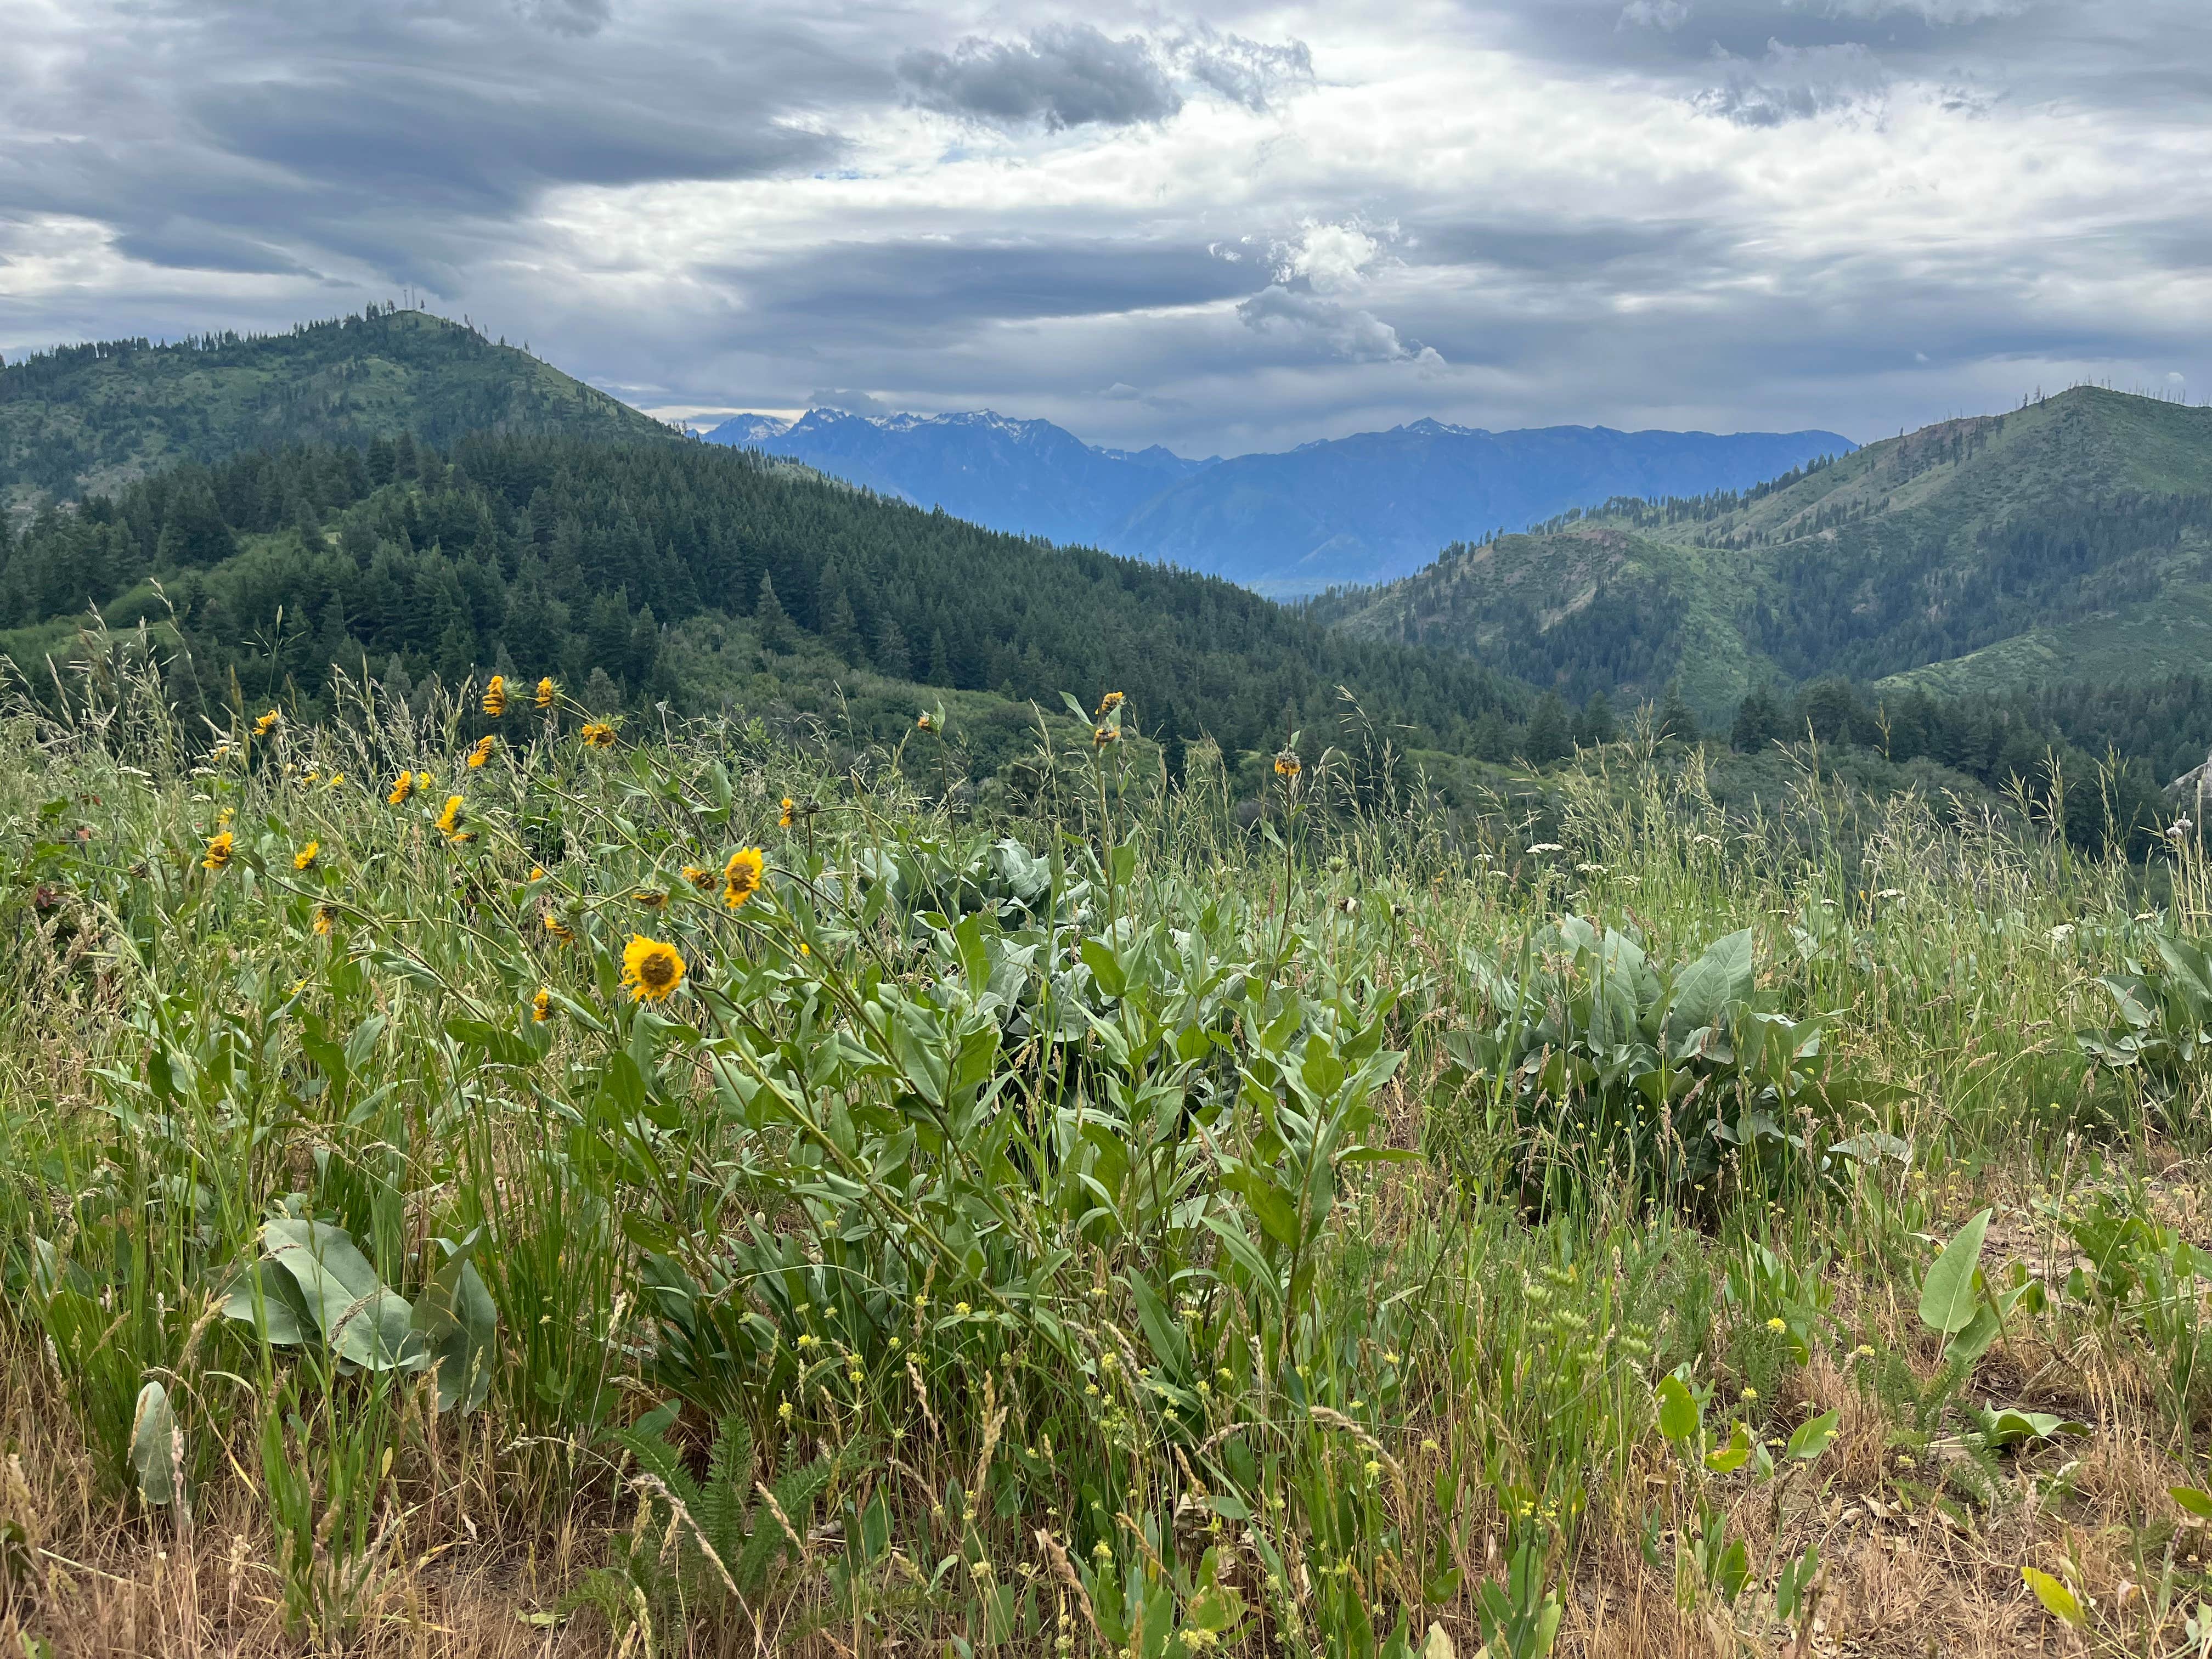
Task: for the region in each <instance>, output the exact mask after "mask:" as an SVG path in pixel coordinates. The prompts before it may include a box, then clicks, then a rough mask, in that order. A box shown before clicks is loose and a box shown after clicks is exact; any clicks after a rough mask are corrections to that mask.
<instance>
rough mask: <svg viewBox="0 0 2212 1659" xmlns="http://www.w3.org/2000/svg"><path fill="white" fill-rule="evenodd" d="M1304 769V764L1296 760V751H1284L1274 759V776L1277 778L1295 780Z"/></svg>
mask: <svg viewBox="0 0 2212 1659" xmlns="http://www.w3.org/2000/svg"><path fill="white" fill-rule="evenodd" d="M1305 769H1306V768H1305V763H1304V761H1302V760H1300V759H1299V758H1298V757H1297V750H1291V749H1285V750H1283V752H1282V753H1281V754H1279V755H1278V756H1276V757H1275V775H1276V776H1277V777H1279V778H1296V777H1297V775H1299V774H1300V773H1301V772H1303V771H1304V770H1305Z"/></svg>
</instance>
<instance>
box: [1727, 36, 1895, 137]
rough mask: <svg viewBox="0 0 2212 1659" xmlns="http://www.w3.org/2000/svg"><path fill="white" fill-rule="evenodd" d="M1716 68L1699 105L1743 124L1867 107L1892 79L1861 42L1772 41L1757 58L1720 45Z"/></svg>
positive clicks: (1757, 124) (1771, 123) (1770, 123)
mask: <svg viewBox="0 0 2212 1659" xmlns="http://www.w3.org/2000/svg"><path fill="white" fill-rule="evenodd" d="M1713 73H1714V74H1715V75H1716V76H1717V77H1718V80H1717V84H1715V85H1714V86H1711V87H1710V88H1706V89H1705V91H1703V92H1701V93H1699V94H1698V96H1697V98H1696V100H1695V102H1696V104H1697V106H1698V107H1699V109H1701V110H1703V111H1705V112H1706V113H1707V114H1709V115H1718V116H1720V117H1722V118H1724V119H1726V120H1730V121H1733V122H1735V124H1736V125H1738V126H1741V127H1773V126H1779V125H1782V123H1784V121H1809V120H1811V119H1812V118H1814V116H1818V115H1832V114H1834V113H1835V112H1838V111H1839V110H1848V109H1857V108H1863V107H1866V106H1869V105H1872V104H1874V103H1875V102H1877V101H1879V100H1880V99H1881V94H1882V92H1883V90H1884V89H1885V88H1887V85H1888V82H1889V77H1888V76H1887V73H1886V72H1885V71H1884V70H1883V69H1882V67H1881V62H1880V60H1879V59H1877V58H1875V55H1874V53H1872V52H1869V51H1868V50H1867V48H1866V47H1864V46H1858V45H1856V44H1853V45H1846V46H1784V45H1783V44H1782V43H1781V42H1779V41H1773V42H1770V43H1769V45H1768V46H1767V48H1766V51H1765V54H1764V55H1763V56H1762V57H1760V58H1758V59H1757V60H1755V61H1754V60H1753V59H1750V58H1737V57H1735V56H1734V55H1733V54H1730V53H1727V52H1715V54H1714V58H1713Z"/></svg>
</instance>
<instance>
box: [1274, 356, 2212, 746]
mask: <svg viewBox="0 0 2212 1659" xmlns="http://www.w3.org/2000/svg"><path fill="white" fill-rule="evenodd" d="M1309 614H1310V615H1311V616H1313V617H1315V618H1316V619H1317V620H1319V621H1322V622H1323V623H1327V624H1328V625H1330V626H1332V627H1335V628H1338V629H1343V630H1345V631H1347V632H1350V633H1352V634H1354V635H1359V636H1362V637H1365V638H1370V639H1378V640H1380V639H1389V640H1395V641H1401V642H1405V643H1418V644H1425V645H1430V646H1435V647H1443V648H1445V649H1449V650H1455V651H1459V652H1462V653H1466V654H1468V655H1471V656H1474V657H1477V658H1480V659H1481V660H1483V661H1484V662H1486V663H1487V664H1489V665H1492V666H1494V667H1498V668H1501V669H1504V671H1507V672H1509V673H1511V674H1514V675H1516V676H1517V677H1519V678H1523V679H1526V680H1528V681H1531V682H1533V683H1534V684H1537V685H1540V686H1548V687H1555V688H1557V689H1559V690H1561V691H1562V692H1563V693H1565V694H1566V695H1568V696H1580V695H1587V694H1588V692H1589V691H1591V690H1607V691H1609V692H1612V693H1615V694H1620V693H1626V694H1627V695H1630V696H1651V695H1656V694H1657V693H1658V692H1659V690H1661V689H1662V688H1663V687H1665V686H1667V685H1668V684H1677V683H1679V684H1680V688H1681V690H1682V691H1683V692H1684V694H1685V696H1686V697H1687V698H1688V700H1689V701H1690V702H1691V703H1692V705H1693V706H1695V707H1696V708H1699V709H1700V710H1702V711H1703V712H1705V714H1707V715H1708V716H1722V715H1724V714H1727V713H1728V711H1729V710H1731V709H1733V708H1735V705H1736V704H1737V702H1739V701H1740V700H1741V698H1743V697H1744V696H1747V694H1749V693H1751V692H1752V691H1753V690H1756V689H1757V688H1759V686H1761V685H1763V684H1766V683H1767V682H1769V681H1776V682H1780V683H1782V684H1804V683H1806V682H1808V681H1812V680H1815V679H1819V678H1822V677H1825V676H1838V677H1842V678H1849V679H1851V680H1854V681H1857V682H1859V683H1862V684H1873V685H1874V686H1875V689H1876V690H1877V691H1880V690H1882V689H1883V688H1885V687H1887V688H1890V689H1893V690H1900V691H1901V690H1906V689H1909V688H1911V687H1916V686H1917V687H1920V688H1923V689H1926V690H1935V691H1939V692H1942V693H1947V694H1957V693H1962V692H1975V693H2003V692H2009V691H2013V690H2024V689H2027V688H2032V687H2035V686H2038V685H2043V684H2051V683H2055V682H2057V681H2060V680H2072V681H2076V682H2094V683H2097V684H2108V685H2127V684H2138V685H2139V684H2143V683H2145V682H2147V681H2148V680H2151V679H2154V678H2160V677H2163V676H2167V675H2171V674H2173V673H2176V672H2193V671H2197V670H2198V669H2199V668H2201V666H2202V665H2203V663H2204V662H2205V661H2206V660H2207V659H2208V658H2212V409H2202V408H2191V407H2189V406H2187V405H2185V404H2173V403H2167V402H2164V401H2161V400H2159V399H2155V398H2142V397H2133V396H2130V395H2127V394H2124V393H2121V392H2111V391H2106V390H2103V389H2101V388H2098V387H2094V386H2080V387H2076V388H2075V389H2073V390H2070V391H2069V392H2063V393H2062V394H2059V395H2057V396H2055V397H2051V398H2043V399H2039V400H2037V401H2035V402H2033V403H2029V404H2025V405H2023V406H2022V407H2021V408H2020V409H2017V410H2011V411H2008V412H2007V413H2005V414H2002V415H1990V416H1973V417H1971V418H1967V419H1963V420H1954V421H1946V422H1941V423H1939V424H1937V425H1934V426H1929V427H1925V428H1921V429H1920V430H1918V431H1916V432H1911V433H1908V434H1906V435H1903V436H1901V437H1898V438H1892V439H1886V440H1884V441H1881V442H1879V443H1875V444H1869V446H1867V447H1865V448H1863V449H1861V450H1858V451H1857V452H1856V453H1852V454H1850V455H1847V456H1844V457H1843V458H1841V459H1837V460H1834V461H1832V462H1829V463H1827V464H1825V465H1815V466H1812V467H1808V468H1805V469H1802V470H1798V471H1791V472H1789V473H1785V474H1784V475H1783V476H1781V477H1778V478H1776V479H1774V480H1772V481H1771V482H1770V483H1766V484H1763V485H1760V486H1758V487H1756V488H1754V489H1750V490H1746V491H1739V492H1729V493H1726V494H1723V495H1717V496H1711V497H1707V498H1705V499H1702V500H1681V499H1677V500H1674V501H1663V500H1662V501H1620V502H1614V503H1610V504H1609V505H1608V507H1607V508H1605V509H1602V510H1600V511H1598V512H1595V513H1569V514H1565V515H1562V516H1561V517H1560V518H1559V519H1558V520H1553V521H1551V522H1549V523H1547V524H1546V525H1545V526H1541V528H1540V529H1538V530H1536V531H1534V532H1531V533H1526V534H1510V535H1505V536H1501V537H1497V538H1490V539H1486V540H1483V541H1480V542H1468V543H1464V544H1459V545H1457V546H1455V547H1452V548H1449V549H1447V550H1445V552H1444V554H1443V556H1441V557H1440V558H1438V559H1437V561H1435V562H1433V563H1431V564H1430V565H1429V566H1428V567H1426V568H1424V569H1422V570H1421V571H1419V572H1418V573H1417V574H1414V575H1413V576H1410V577H1407V578H1406V579H1404V580H1399V581H1395V582H1392V583H1389V584H1385V585H1383V586H1379V587H1372V588H1365V589H1357V590H1350V591H1345V592H1336V593H1331V594H1328V595H1325V596H1323V597H1322V598H1321V599H1317V600H1316V601H1315V602H1313V604H1312V605H1310V607H1309Z"/></svg>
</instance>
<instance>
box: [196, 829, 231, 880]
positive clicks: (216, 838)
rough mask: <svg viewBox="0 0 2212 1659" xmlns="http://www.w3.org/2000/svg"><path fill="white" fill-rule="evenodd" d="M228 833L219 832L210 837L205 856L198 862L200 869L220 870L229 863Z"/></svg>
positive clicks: (224, 831) (226, 830)
mask: <svg viewBox="0 0 2212 1659" xmlns="http://www.w3.org/2000/svg"><path fill="white" fill-rule="evenodd" d="M230 845H231V843H230V831H229V830H228V829H223V830H219V831H217V832H216V834H214V835H212V836H209V837H208V844H207V856H206V857H205V858H204V859H202V860H200V867H201V868H203V869H206V870H220V869H222V866H224V865H226V864H228V863H229V862H230Z"/></svg>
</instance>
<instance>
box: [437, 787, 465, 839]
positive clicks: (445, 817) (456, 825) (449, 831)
mask: <svg viewBox="0 0 2212 1659" xmlns="http://www.w3.org/2000/svg"><path fill="white" fill-rule="evenodd" d="M460 832H461V798H460V797H459V795H448V796H447V797H446V810H445V811H442V812H441V813H439V814H438V833H439V834H440V835H441V836H457V835H459V834H460Z"/></svg>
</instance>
